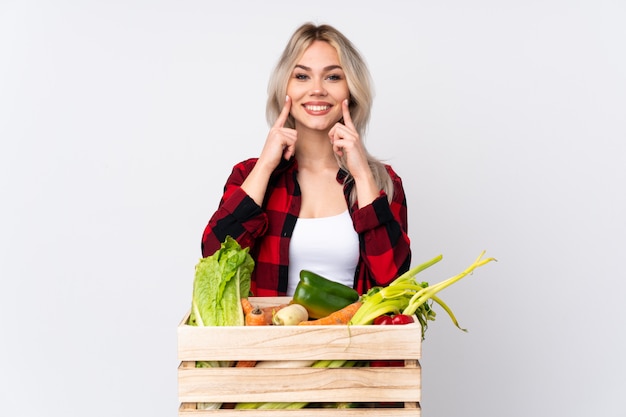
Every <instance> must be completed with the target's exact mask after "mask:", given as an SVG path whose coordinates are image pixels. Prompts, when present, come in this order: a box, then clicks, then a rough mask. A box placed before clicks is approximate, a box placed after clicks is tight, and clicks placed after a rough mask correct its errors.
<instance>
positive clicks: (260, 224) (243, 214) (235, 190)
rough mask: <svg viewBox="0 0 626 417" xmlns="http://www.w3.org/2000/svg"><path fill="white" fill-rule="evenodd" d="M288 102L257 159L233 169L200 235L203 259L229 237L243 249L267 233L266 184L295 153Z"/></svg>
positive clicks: (286, 100)
mask: <svg viewBox="0 0 626 417" xmlns="http://www.w3.org/2000/svg"><path fill="white" fill-rule="evenodd" d="M290 109H291V99H290V98H289V97H286V98H285V105H284V106H283V109H282V111H281V113H280V115H279V116H278V118H277V119H276V122H275V123H274V125H273V126H272V128H271V129H270V132H269V133H268V135H267V138H266V140H265V145H264V146H263V150H262V151H261V155H260V156H259V158H258V159H250V160H247V161H244V162H242V163H240V164H238V165H237V166H235V168H234V169H233V172H232V173H231V175H230V177H229V178H228V181H227V182H226V186H225V187H224V195H223V196H222V199H221V201H220V204H219V207H218V209H217V211H216V212H215V214H213V217H211V219H210V220H209V224H208V225H207V227H206V228H205V230H204V233H203V235H202V256H205V257H206V256H209V255H211V254H212V253H214V252H215V251H216V250H217V249H219V247H220V245H221V243H222V242H223V241H224V240H225V239H226V236H230V237H232V238H233V239H235V240H237V242H239V244H240V245H241V246H242V247H244V248H246V247H251V246H253V245H254V243H255V241H256V238H258V237H259V236H262V235H263V234H264V233H265V231H266V230H267V215H266V214H265V213H264V212H263V210H262V209H261V205H262V204H263V199H264V198H265V193H266V191H267V184H268V181H269V178H270V176H271V174H272V172H273V170H274V169H275V168H276V167H277V166H278V165H279V164H280V163H281V161H282V160H289V159H290V158H291V157H292V156H293V154H294V152H295V143H296V140H297V132H296V131H295V130H294V129H289V128H285V127H284V125H285V122H286V121H287V118H288V117H289V111H290Z"/></svg>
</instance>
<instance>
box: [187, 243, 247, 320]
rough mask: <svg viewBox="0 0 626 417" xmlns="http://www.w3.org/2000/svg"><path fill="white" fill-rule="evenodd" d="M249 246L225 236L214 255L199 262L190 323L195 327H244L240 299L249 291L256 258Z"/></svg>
mask: <svg viewBox="0 0 626 417" xmlns="http://www.w3.org/2000/svg"><path fill="white" fill-rule="evenodd" d="M248 252H249V248H245V249H243V248H241V246H240V245H239V243H238V242H237V241H236V240H235V239H233V238H231V237H230V236H227V237H226V240H225V241H224V242H223V243H222V245H221V247H220V249H218V250H217V251H216V252H215V253H214V254H213V255H210V256H207V257H206V258H202V259H200V261H199V262H198V264H197V265H196V271H195V279H194V285H193V297H192V308H191V315H190V317H189V324H190V325H195V326H243V325H244V315H243V309H242V307H241V298H242V297H247V296H248V293H249V292H250V277H251V275H252V270H253V269H254V260H253V259H252V257H251V256H250V254H249V253H248Z"/></svg>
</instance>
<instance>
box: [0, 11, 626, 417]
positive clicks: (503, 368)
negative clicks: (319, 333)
mask: <svg viewBox="0 0 626 417" xmlns="http://www.w3.org/2000/svg"><path fill="white" fill-rule="evenodd" d="M309 20H311V21H314V22H316V23H330V24H333V25H335V26H336V27H337V28H339V29H340V30H342V31H343V32H344V33H345V34H346V35H347V36H348V37H349V38H350V39H351V40H352V41H353V42H354V43H355V44H356V45H357V47H358V48H359V49H360V50H361V52H362V53H363V54H364V56H365V57H366V59H367V61H368V63H369V64H370V67H371V71H372V75H373V77H374V80H375V86H376V92H377V96H376V101H375V107H374V111H373V117H372V121H371V125H370V130H369V135H368V137H367V143H368V146H369V148H370V150H371V151H372V153H374V154H375V155H377V156H378V157H380V158H383V159H385V160H387V161H388V162H389V163H391V164H392V165H393V166H394V168H395V169H396V171H397V172H398V173H399V174H400V175H401V177H402V178H403V180H404V184H405V187H406V193H407V198H408V204H409V228H410V236H411V239H412V249H413V259H414V262H413V263H414V264H417V263H421V262H423V261H426V260H428V259H431V258H432V257H434V256H435V255H437V254H440V253H441V254H443V255H444V260H443V261H442V262H441V263H439V264H438V265H437V266H435V267H433V268H432V269H431V270H429V271H427V272H425V273H424V280H429V281H431V282H434V281H439V280H442V279H444V278H447V277H448V276H451V275H453V274H456V273H457V272H460V271H461V270H462V269H464V268H465V267H466V266H468V265H469V264H470V263H471V262H472V261H473V260H474V258H475V257H477V256H478V254H479V253H480V252H481V251H482V250H483V249H486V250H487V255H490V256H494V257H496V258H497V259H498V262H497V263H491V264H489V265H487V266H485V267H483V268H481V269H479V270H478V271H477V272H476V273H475V274H474V275H473V276H471V277H468V278H467V279H465V280H464V281H461V282H460V283H459V284H456V285H455V286H453V287H451V288H449V289H447V290H445V291H444V292H443V293H441V297H442V298H443V299H444V300H445V301H447V303H448V304H449V305H450V306H451V307H452V309H453V311H454V312H455V313H456V315H457V318H458V319H459V320H460V323H461V325H462V326H465V327H467V328H468V329H469V332H468V333H463V332H461V331H459V330H457V329H456V328H455V327H454V326H453V325H452V324H451V322H450V321H449V320H448V318H447V317H446V316H445V313H444V312H443V311H441V310H439V312H440V315H439V318H438V320H437V321H435V322H434V323H433V324H431V327H430V328H429V330H428V332H427V337H426V341H425V342H424V345H423V361H422V366H423V380H422V383H423V401H422V407H423V415H424V416H425V417H454V416H478V415H480V416H485V417H502V416H507V417H511V416H520V417H522V416H531V415H532V416H555V415H561V416H564V415H567V416H570V417H574V416H589V415H593V416H624V415H625V414H624V406H623V401H622V399H623V395H624V391H625V389H626V372H625V371H626V369H625V368H624V365H623V360H622V355H621V354H622V352H623V351H625V350H626V344H625V342H624V340H623V339H624V323H625V322H626V313H625V312H624V307H623V305H624V302H625V301H626V297H625V296H624V294H625V291H626V284H624V281H625V280H626V277H625V276H624V259H625V258H624V250H625V249H626V240H625V237H624V236H625V235H626V221H625V215H624V213H626V193H625V192H624V188H625V183H626V160H625V159H626V157H625V155H626V145H625V143H626V141H625V139H626V123H625V117H624V116H625V115H626V76H625V74H626V59H625V54H624V40H625V39H626V26H625V25H624V21H625V20H626V6H625V3H624V2H622V1H618V0H615V1H608V0H593V1H592V0H589V1H583V0H581V1H569V0H563V1H557V0H550V1H533V0H531V1H508V2H504V1H495V0H494V1H488V0H475V1H452V0H451V1H413V2H408V1H407V2H402V1H396V2H390V1H386V2H367V1H344V2H337V3H332V2H304V3H303V2H291V1H253V0H250V1H229V2H209V1H101V2H95V1H55V2H44V1H28V0H26V1H17V0H13V1H12V0H3V1H2V2H1V3H0V61H1V63H0V139H1V145H0V146H1V147H0V193H1V194H0V195H1V197H0V198H1V203H0V278H1V284H0V285H1V288H0V313H1V315H0V320H1V322H0V324H1V328H0V331H1V334H2V341H1V342H0V415H3V416H42V415H54V416H61V415H63V416H84V415H89V416H130V415H135V416H154V417H156V416H163V417H165V416H175V415H176V414H177V407H178V401H177V382H176V368H177V366H178V362H177V358H176V327H177V325H178V323H179V321H180V319H181V318H182V316H183V315H184V313H185V312H186V311H187V309H188V307H189V304H190V302H191V285H192V281H193V271H194V266H195V264H196V262H197V261H198V259H199V257H200V237H201V233H202V230H203V229H204V226H205V224H206V222H207V221H208V218H209V216H210V215H211V214H212V212H213V211H214V210H215V208H216V205H217V202H218V199H219V196H220V194H221V189H222V186H223V183H224V181H225V179H226V176H227V175H228V174H229V172H230V169H231V167H232V165H233V164H234V163H236V162H238V161H239V160H241V159H243V158H247V157H250V156H256V155H258V153H259V151H260V149H261V146H262V144H263V141H264V139H265V135H266V133H267V125H266V122H265V117H264V115H265V94H266V85H267V80H268V77H269V74H270V71H271V69H272V67H273V65H274V63H275V62H276V60H277V58H278V55H279V54H280V52H281V51H282V48H283V46H284V44H285V43H286V41H287V39H288V37H289V36H290V35H291V33H292V31H293V30H294V29H295V28H296V27H297V26H299V25H300V24H301V23H303V22H305V21H309Z"/></svg>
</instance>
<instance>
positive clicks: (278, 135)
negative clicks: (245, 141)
mask: <svg viewBox="0 0 626 417" xmlns="http://www.w3.org/2000/svg"><path fill="white" fill-rule="evenodd" d="M290 111H291V97H289V96H287V97H286V98H285V105H284V106H283V109H282V111H281V112H280V114H279V115H278V118H277V119H276V122H274V125H273V126H272V128H271V129H270V131H269V133H268V135H267V139H266V140H265V145H264V146H263V150H262V151H261V155H260V156H259V160H258V162H257V165H258V164H261V165H263V166H266V167H267V169H269V170H274V168H276V167H277V166H278V164H279V163H280V160H281V158H285V159H286V160H289V159H290V158H291V157H292V156H293V155H294V153H295V151H296V140H297V139H298V135H297V132H296V130H295V129H290V128H287V127H285V123H286V122H287V118H288V117H289V112H290Z"/></svg>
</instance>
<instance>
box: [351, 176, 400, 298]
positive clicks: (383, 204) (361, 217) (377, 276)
mask: <svg viewBox="0 0 626 417" xmlns="http://www.w3.org/2000/svg"><path fill="white" fill-rule="evenodd" d="M387 171H388V172H389V175H390V176H391V179H392V181H393V185H394V192H393V197H392V200H391V202H389V200H388V198H387V195H386V194H385V193H384V192H381V194H380V196H379V197H378V198H377V199H376V200H374V201H373V202H372V203H371V204H368V205H367V206H364V207H361V208H360V209H358V210H356V211H354V212H353V214H352V218H353V222H354V226H355V229H356V231H357V233H359V239H360V245H361V248H360V250H361V258H362V260H363V263H364V265H363V266H364V267H365V270H361V271H360V274H359V275H360V277H361V279H360V280H359V281H360V282H359V287H361V288H360V289H361V290H365V289H366V288H369V287H372V286H374V285H382V286H384V285H387V284H389V283H390V282H391V281H392V280H393V279H395V278H396V277H398V276H399V275H400V274H402V273H404V272H406V271H408V269H409V267H410V264H411V242H410V240H409V236H408V223H407V203H406V196H405V193H404V188H403V186H402V180H401V179H400V177H399V176H398V175H397V174H396V173H395V172H394V171H393V169H392V168H391V167H389V166H387ZM363 266H362V267H361V268H363Z"/></svg>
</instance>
